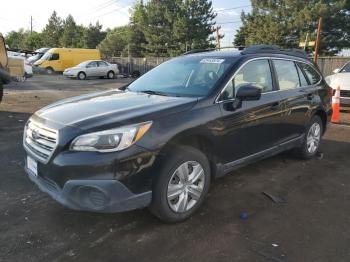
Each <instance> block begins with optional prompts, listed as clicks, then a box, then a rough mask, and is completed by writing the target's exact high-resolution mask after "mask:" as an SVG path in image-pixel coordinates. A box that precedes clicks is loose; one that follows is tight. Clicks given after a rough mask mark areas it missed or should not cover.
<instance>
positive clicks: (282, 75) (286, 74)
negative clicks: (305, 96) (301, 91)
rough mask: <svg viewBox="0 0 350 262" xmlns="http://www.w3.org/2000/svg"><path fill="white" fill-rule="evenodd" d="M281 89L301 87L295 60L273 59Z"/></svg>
mask: <svg viewBox="0 0 350 262" xmlns="http://www.w3.org/2000/svg"><path fill="white" fill-rule="evenodd" d="M273 63H274V65H275V70H276V74H277V80H278V85H279V88H280V90H288V89H293V88H298V87H300V82H299V75H298V72H297V68H296V65H295V63H294V62H293V61H287V60H273Z"/></svg>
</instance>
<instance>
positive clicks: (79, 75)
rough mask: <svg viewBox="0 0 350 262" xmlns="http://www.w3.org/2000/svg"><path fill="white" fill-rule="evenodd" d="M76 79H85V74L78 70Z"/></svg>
mask: <svg viewBox="0 0 350 262" xmlns="http://www.w3.org/2000/svg"><path fill="white" fill-rule="evenodd" d="M78 79H79V80H85V79H86V74H85V73H84V72H79V73H78Z"/></svg>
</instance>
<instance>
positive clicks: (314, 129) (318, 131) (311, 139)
mask: <svg viewBox="0 0 350 262" xmlns="http://www.w3.org/2000/svg"><path fill="white" fill-rule="evenodd" d="M322 133H323V124H322V120H321V118H320V117H319V116H314V117H313V118H312V119H311V121H310V123H309V125H308V127H307V130H306V133H305V138H304V141H303V144H302V145H301V147H300V148H298V150H297V154H298V156H299V157H301V158H303V159H310V158H312V157H314V156H315V155H316V154H317V152H318V149H319V147H320V143H321V139H322Z"/></svg>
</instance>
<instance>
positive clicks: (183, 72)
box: [128, 56, 233, 97]
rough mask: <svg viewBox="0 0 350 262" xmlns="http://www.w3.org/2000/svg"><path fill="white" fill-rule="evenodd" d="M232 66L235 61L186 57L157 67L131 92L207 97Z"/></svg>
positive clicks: (139, 80) (130, 88)
mask: <svg viewBox="0 0 350 262" xmlns="http://www.w3.org/2000/svg"><path fill="white" fill-rule="evenodd" d="M232 63H233V59H232V58H228V59H226V58H214V57H207V58H206V57H203V56H183V57H180V58H176V59H172V60H170V61H168V62H165V63H163V64H161V65H159V66H157V67H156V68H154V69H153V70H151V71H149V72H148V73H147V74H145V75H143V76H141V77H140V78H139V79H137V80H136V81H134V82H133V83H131V84H130V85H129V86H128V90H130V91H134V92H145V93H156V94H164V95H170V96H193V97H202V96H206V95H207V94H208V93H209V91H210V90H211V89H212V88H213V87H214V85H215V84H216V83H217V82H218V80H219V79H220V78H221V77H222V76H223V75H224V73H225V72H226V71H227V70H228V68H229V67H230V66H231V65H232Z"/></svg>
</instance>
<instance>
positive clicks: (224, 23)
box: [217, 20, 242, 25]
mask: <svg viewBox="0 0 350 262" xmlns="http://www.w3.org/2000/svg"><path fill="white" fill-rule="evenodd" d="M241 22H242V21H241V20H237V21H229V22H222V23H219V22H217V24H218V25H226V24H236V23H241Z"/></svg>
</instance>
